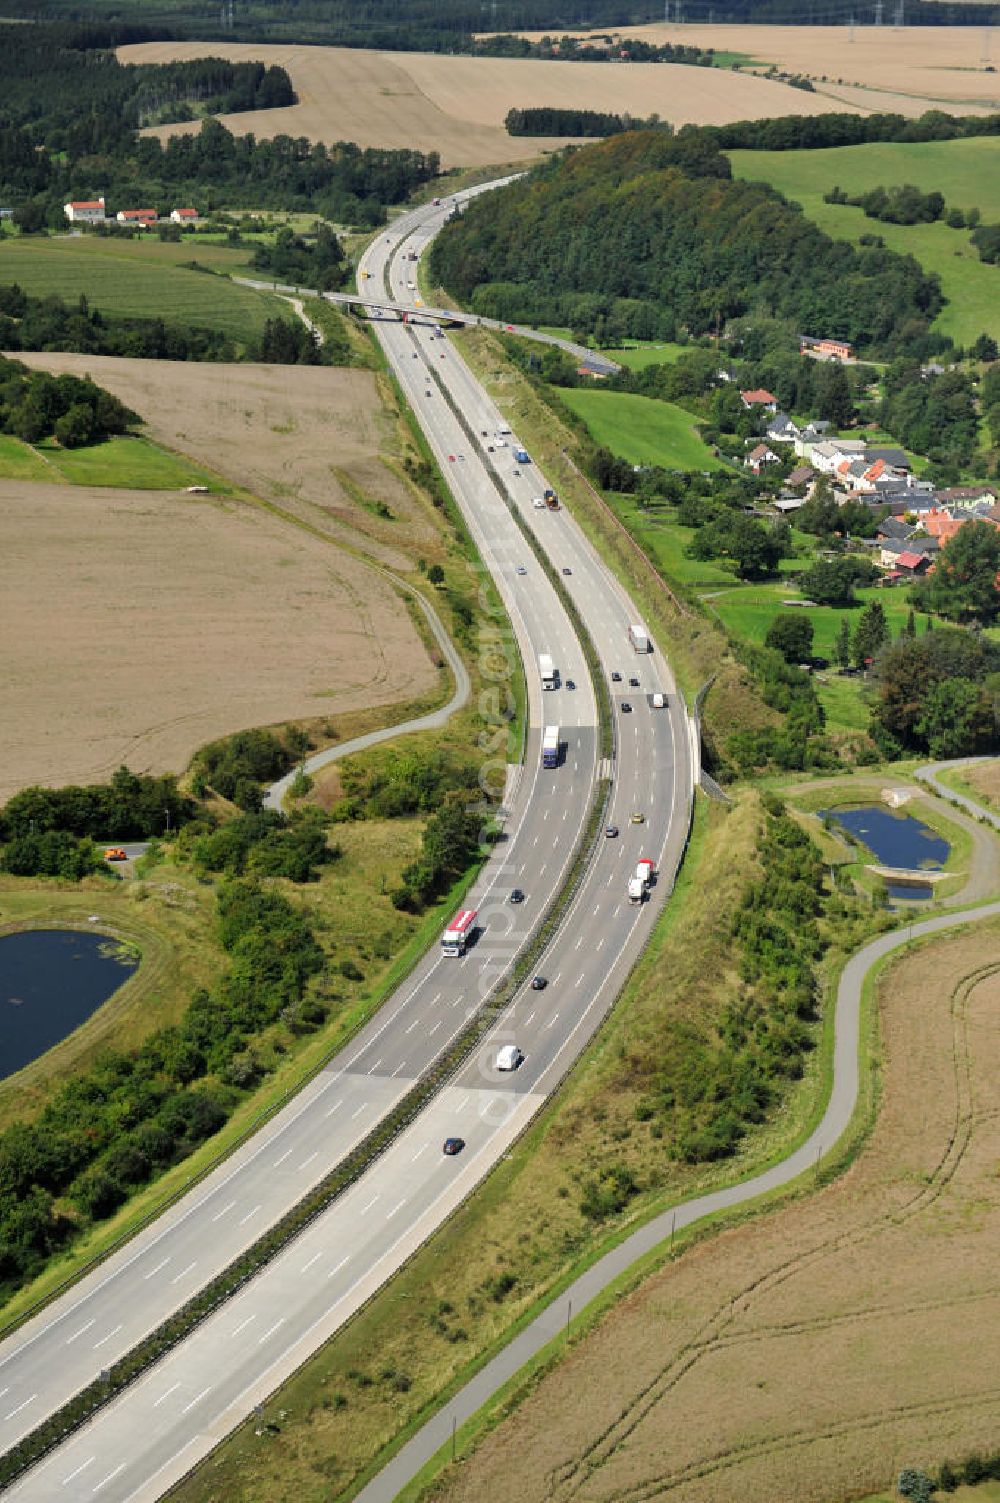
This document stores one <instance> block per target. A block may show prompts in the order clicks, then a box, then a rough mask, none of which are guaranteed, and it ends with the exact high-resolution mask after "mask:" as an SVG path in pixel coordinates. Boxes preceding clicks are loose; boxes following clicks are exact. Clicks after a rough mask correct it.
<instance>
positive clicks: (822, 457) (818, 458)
mask: <svg viewBox="0 0 1000 1503" xmlns="http://www.w3.org/2000/svg"><path fill="white" fill-rule="evenodd" d="M796 448H798V445H796ZM864 452H865V445H864V440H863V439H860V438H826V439H823V440H822V441H821V442H819V443H813V444H810V445H809V447H808V453H807V454H805V455H804V456H803V457H804V458H806V459H808V461H809V463H810V464H811V465H812V467H813V469H814V470H818V471H819V472H820V474H821V475H835V474H836V473H837V471H838V470H839V468H840V466H841V465H842V464H843V463H844V461H845V460H846V461H847V463H848V464H850V462H851V461H852V460H854V459H861V458H862V456H863V455H864Z"/></svg>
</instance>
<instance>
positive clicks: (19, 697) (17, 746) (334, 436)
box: [0, 355, 436, 801]
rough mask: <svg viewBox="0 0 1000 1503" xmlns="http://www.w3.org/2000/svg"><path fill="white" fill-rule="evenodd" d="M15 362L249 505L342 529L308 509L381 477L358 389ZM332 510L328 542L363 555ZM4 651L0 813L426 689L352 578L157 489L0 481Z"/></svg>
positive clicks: (325, 561) (386, 594)
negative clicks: (190, 462)
mask: <svg viewBox="0 0 1000 1503" xmlns="http://www.w3.org/2000/svg"><path fill="white" fill-rule="evenodd" d="M27 359H28V360H29V361H30V363H32V364H33V365H37V366H41V367H44V368H46V369H50V370H72V371H81V370H83V369H85V370H88V371H90V372H91V373H92V374H93V376H94V378H95V379H96V380H98V381H99V382H100V383H101V384H103V385H106V386H108V387H110V388H111V389H113V390H115V391H117V392H118V393H119V394H120V395H121V396H122V397H123V398H125V400H127V401H128V402H129V403H130V404H131V405H132V406H134V407H135V408H136V409H137V410H138V411H139V412H140V413H144V414H149V415H150V416H151V417H152V418H153V422H152V423H151V427H152V429H153V431H154V432H155V433H156V435H157V436H158V437H161V438H163V439H165V440H166V441H168V442H171V443H172V444H173V445H174V446H175V447H177V448H180V449H183V450H184V451H185V452H186V453H189V454H191V455H193V456H195V457H197V458H199V459H201V460H203V461H205V462H206V463H207V464H208V465H210V466H211V467H212V468H213V469H215V470H217V471H221V472H223V473H224V474H226V475H227V476H229V477H230V478H232V479H235V480H237V481H239V482H242V483H244V484H246V485H247V486H248V488H250V489H252V490H254V491H255V493H256V494H258V495H262V496H263V497H264V498H265V499H272V498H274V499H277V498H278V492H279V490H280V488H281V487H282V486H284V487H285V489H286V491H287V493H288V495H289V497H290V501H289V505H290V506H291V505H294V506H295V507H296V508H297V509H298V510H300V511H301V512H303V513H305V512H307V511H308V512H309V514H310V515H313V516H315V517H316V518H317V519H319V518H324V517H326V518H327V520H328V522H329V524H330V525H329V526H328V528H327V530H333V529H334V527H335V525H336V523H337V517H336V516H335V515H332V514H331V515H329V516H327V509H326V508H325V507H324V506H323V504H322V503H323V502H324V500H326V501H328V502H329V503H330V508H329V510H330V512H331V513H333V512H335V511H336V507H335V505H334V498H335V497H336V496H339V495H340V494H341V493H340V491H339V489H338V487H337V482H336V479H335V478H334V477H333V475H332V474H331V473H330V470H331V466H332V465H339V466H342V467H343V468H344V469H345V470H350V469H352V467H353V469H354V473H355V474H358V473H363V472H364V468H365V466H368V467H370V468H371V469H372V471H373V472H375V471H379V470H380V469H382V467H381V466H380V461H379V453H380V450H381V447H382V439H383V437H384V434H383V432H382V429H383V426H384V418H383V416H382V408H381V403H380V400H379V397H378V392H377V389H376V384H375V380H374V378H373V377H372V376H371V375H370V374H369V373H367V372H361V371H330V370H324V369H312V370H310V369H307V368H301V369H300V368H291V369H287V368H278V367H275V366H266V367H254V366H236V367H225V366H213V365H195V364H185V365H182V366H179V367H178V366H174V365H171V364H170V363H168V362H158V361H131V360H100V359H95V358H93V357H87V358H84V357H75V356H59V355H52V356H37V357H32V356H29V357H27ZM383 478H385V479H386V481H387V482H393V477H392V476H391V474H389V472H388V471H384V477H383ZM394 483H395V484H397V485H398V482H394ZM324 487H325V489H324ZM399 489H400V490H402V487H399ZM358 510H359V512H360V508H359V509H358ZM340 511H341V513H342V514H343V517H344V520H343V522H342V523H341V524H340V525H341V527H342V531H343V532H344V535H345V537H350V538H361V535H360V534H355V533H354V531H353V529H351V528H350V526H349V522H350V520H351V518H350V516H349V508H347V507H346V506H342V507H341V508H340ZM361 515H362V516H363V515H364V513H361ZM386 525H387V526H389V525H391V524H386ZM361 541H362V542H363V543H365V544H366V546H368V547H369V548H374V546H375V545H374V544H372V543H371V542H370V540H365V539H364V538H361ZM385 551H387V552H390V554H391V556H392V557H395V556H396V550H385ZM403 557H404V561H406V560H405V555H404V556H403ZM0 641H3V643H4V652H3V660H2V665H0V702H2V704H3V715H2V717H0V801H2V800H4V799H6V798H8V797H9V796H10V795H11V794H12V793H13V792H15V791H16V790H17V789H18V788H21V787H24V786H25V785H26V784H29V783H42V784H55V783H65V782H87V781H88V780H93V779H98V778H104V777H106V776H107V775H108V774H109V773H110V772H111V771H113V770H114V768H115V767H117V766H118V765H119V764H120V763H122V762H127V763H128V765H129V766H130V767H131V768H132V769H133V770H134V771H137V772H138V771H147V770H150V771H166V770H172V771H180V770H182V769H183V768H184V766H185V765H186V763H187V761H188V759H189V758H190V756H191V754H192V753H193V752H194V751H195V750H196V748H197V747H198V746H200V745H202V744H203V743H204V742H205V741H208V740H210V739H212V738H213V737H216V736H219V735H222V734H224V733H226V732H231V731H235V730H238V729H241V728H243V727H247V726H255V725H266V724H269V723H273V722H276V721H282V720H287V719H293V718H300V717H301V718H305V717H319V716H326V715H335V714H336V713H338V712H340V711H344V710H348V709H355V708H360V707H362V706H367V705H380V704H388V703H392V702H393V701H397V700H400V699H409V698H411V697H413V696H415V695H419V694H422V693H425V692H427V691H428V690H430V689H431V688H432V687H433V685H434V683H435V682H436V673H435V670H434V668H433V666H432V664H431V663H430V661H429V659H428V655H427V653H426V651H425V649H424V647H423V645H422V644H421V642H420V640H419V638H418V637H417V634H416V632H415V630H414V628H413V626H412V624H411V622H410V618H409V616H408V614H407V611H406V609H405V607H404V606H403V604H402V603H401V601H400V600H399V598H398V597H397V595H396V594H395V593H394V591H393V590H392V588H391V587H390V585H389V584H388V583H387V582H386V581H385V579H384V578H383V577H382V576H381V575H380V574H379V573H378V572H377V571H375V570H373V569H372V568H371V567H369V565H368V564H366V563H365V562H363V561H362V560H360V559H356V558H354V557H352V556H351V555H350V554H348V553H346V552H344V551H343V550H342V549H340V548H336V547H334V546H331V544H330V543H329V542H324V541H323V540H322V539H321V538H317V537H314V536H311V535H310V534H309V533H307V532H305V531H303V530H302V529H300V528H298V527H295V526H294V525H292V524H291V523H289V522H287V521H285V520H282V519H281V518H279V517H276V516H273V515H271V514H270V513H269V512H268V511H266V510H265V509H263V508H261V507H259V506H255V505H252V504H250V503H244V502H238V501H234V500H232V499H228V498H225V499H223V498H217V497H208V496H198V497H193V496H187V495H178V494H175V493H172V492H165V491H156V492H143V491H129V490H119V489H114V490H112V489H102V488H88V487H83V486H68V485H38V484H28V483H25V482H17V481H3V482H0Z"/></svg>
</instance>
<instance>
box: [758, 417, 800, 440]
mask: <svg viewBox="0 0 1000 1503" xmlns="http://www.w3.org/2000/svg"><path fill="white" fill-rule="evenodd" d="M798 436H799V428H798V424H797V423H793V422H792V419H791V418H790V417H789V416H788V413H787V412H776V413H775V414H774V417H773V418H771V420H770V421H769V423H768V425H767V427H766V428H765V429H764V437H765V438H766V439H767V441H768V443H771V444H793V443H794V442H795V440H796V439H797V438H798Z"/></svg>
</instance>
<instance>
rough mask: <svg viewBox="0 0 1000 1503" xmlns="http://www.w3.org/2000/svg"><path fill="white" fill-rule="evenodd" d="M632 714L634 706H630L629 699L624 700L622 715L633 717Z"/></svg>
mask: <svg viewBox="0 0 1000 1503" xmlns="http://www.w3.org/2000/svg"><path fill="white" fill-rule="evenodd" d="M631 713H632V706H631V705H630V704H629V702H628V700H627V699H623V700H622V714H623V715H631Z"/></svg>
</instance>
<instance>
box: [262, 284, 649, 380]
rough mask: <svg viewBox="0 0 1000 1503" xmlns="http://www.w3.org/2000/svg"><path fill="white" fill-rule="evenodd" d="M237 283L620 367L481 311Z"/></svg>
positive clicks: (598, 370)
mask: <svg viewBox="0 0 1000 1503" xmlns="http://www.w3.org/2000/svg"><path fill="white" fill-rule="evenodd" d="M233 281H234V282H239V283H241V284H242V285H243V286H244V287H256V288H257V289H258V290H261V291H264V292H276V293H278V294H279V295H281V296H283V297H299V298H301V297H322V298H325V299H326V301H327V302H328V303H338V304H340V305H341V306H342V307H347V308H354V309H356V310H358V311H359V312H364V313H367V314H368V316H369V317H370V318H384V319H391V320H394V321H399V320H401V321H402V322H403V323H410V324H441V325H444V324H466V325H471V326H475V327H477V328H480V329H493V330H496V331H497V332H498V333H500V334H517V335H519V336H520V337H521V338H522V339H534V340H536V341H537V342H538V343H539V344H551V345H555V346H556V347H557V348H558V349H560V350H565V352H566V354H567V355H569V356H571V357H572V358H573V359H574V360H576V361H578V362H579V364H580V365H581V366H583V367H584V368H585V369H586V370H588V371H591V372H592V373H593V374H594V375H595V376H612V375H614V373H615V372H616V371H618V370H621V366H620V365H619V364H618V363H617V361H615V360H609V359H608V357H607V355H599V354H598V353H597V352H596V351H595V350H590V349H588V348H587V346H586V345H583V344H575V343H574V341H573V340H572V339H563V338H562V337H561V336H560V335H558V334H545V333H543V332H542V331H541V330H540V329H532V328H531V327H530V325H528V324H508V323H504V322H503V320H502V319H499V318H485V317H482V316H481V315H480V314H478V313H464V312H461V311H460V310H458V309H456V308H427V307H425V306H424V305H423V304H421V305H420V306H419V307H417V306H415V305H414V304H413V303H403V302H395V301H394V300H393V299H392V298H388V297H373V296H372V294H371V293H370V292H318V291H317V290H316V289H315V288H313V287H290V286H286V285H285V284H284V283H282V282H259V281H254V280H252V279H251V278H250V277H234V278H233Z"/></svg>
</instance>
